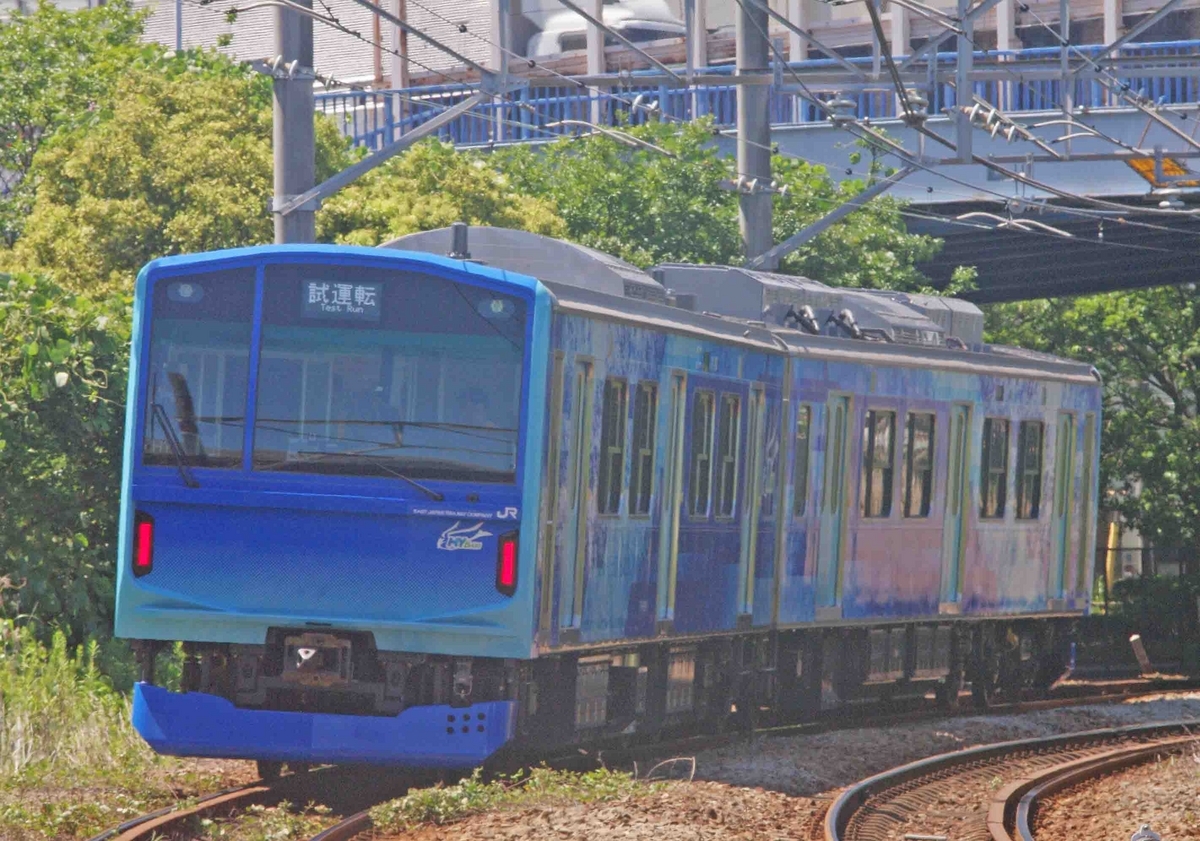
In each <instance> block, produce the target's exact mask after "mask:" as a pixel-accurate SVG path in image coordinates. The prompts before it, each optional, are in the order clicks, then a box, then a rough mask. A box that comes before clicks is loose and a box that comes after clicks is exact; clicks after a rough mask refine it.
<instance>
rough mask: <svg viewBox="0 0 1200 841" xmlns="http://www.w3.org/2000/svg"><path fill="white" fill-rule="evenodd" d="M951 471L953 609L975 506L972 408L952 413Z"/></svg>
mask: <svg viewBox="0 0 1200 841" xmlns="http://www.w3.org/2000/svg"><path fill="white" fill-rule="evenodd" d="M948 456H949V458H948V459H947V461H948V463H949V465H948V466H949V469H948V470H947V474H946V475H947V481H946V513H945V514H944V515H943V518H942V595H941V602H942V604H943V605H945V606H947V607H949V606H950V605H955V606H957V605H958V602H959V601H960V600H961V599H962V587H963V581H962V573H963V558H964V556H965V549H966V547H965V545H964V544H965V541H964V539H963V538H964V537H965V533H966V525H965V524H966V518H967V511H968V507H969V506H970V504H971V492H970V477H969V473H968V469H969V465H970V462H971V458H970V456H971V407H970V406H953V407H952V408H951V409H950V446H949V453H948Z"/></svg>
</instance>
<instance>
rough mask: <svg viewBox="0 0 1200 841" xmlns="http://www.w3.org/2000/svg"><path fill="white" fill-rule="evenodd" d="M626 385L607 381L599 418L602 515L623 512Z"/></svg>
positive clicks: (611, 379)
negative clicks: (622, 489)
mask: <svg viewBox="0 0 1200 841" xmlns="http://www.w3.org/2000/svg"><path fill="white" fill-rule="evenodd" d="M625 388H626V386H625V381H624V380H618V379H613V378H609V379H607V380H605V381H604V408H603V409H602V410H601V414H600V476H599V480H598V481H599V500H598V506H599V509H600V513H601V514H616V513H617V512H618V511H620V510H621V488H622V486H623V484H624V479H625V475H624V474H625Z"/></svg>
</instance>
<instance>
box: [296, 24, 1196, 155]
mask: <svg viewBox="0 0 1200 841" xmlns="http://www.w3.org/2000/svg"><path fill="white" fill-rule="evenodd" d="M1078 49H1079V50H1080V51H1081V52H1083V53H1084V54H1087V55H1092V56H1094V55H1096V54H1098V53H1099V52H1100V50H1101V49H1102V47H1101V46H1100V45H1091V46H1082V47H1079V48H1078ZM1119 55H1120V57H1121V58H1123V59H1125V60H1126V61H1125V63H1124V66H1123V69H1122V73H1123V74H1124V75H1122V76H1121V78H1120V81H1121V83H1122V84H1124V85H1126V86H1128V89H1129V90H1130V91H1131V92H1133V93H1137V94H1140V95H1142V96H1145V97H1146V98H1148V99H1150V100H1153V101H1155V102H1159V101H1161V102H1163V103H1164V104H1182V103H1194V102H1197V101H1200V79H1197V78H1196V75H1195V72H1194V70H1193V71H1191V72H1190V73H1181V74H1180V75H1178V76H1172V75H1170V73H1169V72H1163V68H1164V66H1165V67H1166V69H1167V70H1169V69H1170V67H1171V66H1172V62H1170V61H1167V62H1165V63H1164V59H1170V58H1171V57H1175V56H1177V57H1179V59H1180V61H1179V65H1180V66H1181V67H1182V66H1183V65H1185V64H1187V65H1190V66H1192V67H1194V66H1195V65H1194V63H1195V62H1196V60H1197V58H1198V57H1200V41H1172V42H1163V43H1154V44H1132V45H1127V46H1125V47H1123V48H1122V49H1121V51H1120V53H1119ZM1058 56H1059V49H1058V48H1057V47H1036V48H1031V49H1025V50H1015V51H1012V52H1008V53H998V52H995V51H992V52H990V53H986V54H983V53H977V54H976V58H977V60H979V61H982V60H983V59H984V58H987V59H991V60H993V61H991V62H990V63H989V66H991V67H993V68H995V67H1000V68H1003V67H1004V66H1005V65H1009V64H1011V65H1012V70H1013V72H1012V74H1011V78H1006V77H1005V75H1004V74H1003V73H1001V74H1000V75H999V76H998V77H997V78H995V79H993V80H990V81H980V82H976V83H974V86H973V87H974V91H975V93H976V94H978V95H979V96H981V97H983V98H984V99H986V100H987V101H988V102H992V103H995V104H996V105H999V106H1000V107H1001V108H1003V109H1005V110H1006V111H1008V112H1009V113H1012V112H1020V111H1041V110H1049V109H1056V108H1059V107H1061V103H1062V97H1061V92H1062V85H1063V82H1062V80H1061V79H1057V78H1052V79H1039V80H1032V81H1029V80H1022V79H1020V78H1019V77H1018V76H1017V72H1018V70H1019V68H1020V65H1021V64H1028V63H1032V62H1042V63H1046V62H1047V61H1048V60H1054V59H1057V57H1058ZM997 58H1000V59H1002V60H1000V61H995V59H997ZM1138 58H1146V59H1152V60H1153V66H1154V68H1155V69H1156V72H1155V73H1154V74H1152V75H1146V76H1138V75H1137V66H1136V65H1137V62H1136V60H1137V59H1138ZM954 60H955V54H954V53H940V54H939V55H938V57H937V62H938V64H939V66H943V67H950V66H952V65H953V62H954ZM1131 60H1132V61H1131ZM850 61H852V62H853V63H855V64H857V65H859V66H865V67H870V64H871V58H870V57H865V58H854V59H850ZM1080 61H1081V59H1080V58H1079V57H1078V56H1072V65H1073V66H1075V65H1078V63H1079V62H1080ZM1131 64H1132V65H1133V66H1132V67H1131V66H1130V65H1131ZM1149 65H1150V62H1149V61H1148V62H1147V66H1148V67H1149ZM791 66H792V67H794V68H796V69H802V68H804V69H808V68H823V67H836V66H837V65H836V64H835V63H834V62H833V61H831V60H828V59H818V60H813V61H806V62H798V63H796V64H793V65H791ZM704 72H705V73H706V74H709V75H727V74H729V73H731V72H732V68H731V67H729V66H720V67H710V68H707V69H706V70H705V71H704ZM637 75H638V74H634V75H633V76H632V77H631V79H632V81H631V83H630V84H626V85H623V86H621V87H619V88H611V89H609V90H608V91H607V92H605V93H601V92H598V91H595V90H590V89H586V88H579V87H567V86H565V85H556V84H545V85H538V86H530V87H527V88H523V89H520V90H517V91H515V92H513V93H511V94H509V95H508V96H507V97H504V98H502V99H497V100H493V101H492V102H489V103H485V104H482V105H479V106H476V107H475V108H473V109H472V110H471V111H470V112H468V113H467V114H464V115H463V116H461V117H459V118H457V119H455V120H453V121H451V122H450V123H448V124H447V125H445V126H443V127H442V128H441V129H439V131H438V133H437V134H438V136H439V137H441V138H442V139H443V140H451V141H453V142H454V143H456V144H458V145H463V146H482V145H487V144H490V143H500V142H514V141H515V142H521V141H531V140H547V139H553V138H554V137H556V136H560V135H564V134H573V133H576V132H577V131H578V127H577V126H570V125H565V126H564V125H555V124H558V123H560V121H562V120H582V121H587V122H594V123H599V124H603V125H619V124H622V123H632V124H635V125H636V124H639V123H642V122H644V121H645V120H647V119H649V118H650V117H649V114H648V113H647V111H646V110H644V109H635V108H634V107H633V104H634V101H635V99H636V98H637V97H638V96H639V95H641V96H642V97H643V100H644V101H648V102H649V101H656V102H657V103H658V106H659V108H661V109H662V111H663V113H664V114H665V115H667V117H668V118H669V119H685V120H686V119H692V118H695V117H701V116H706V115H708V116H711V117H712V119H713V120H714V122H715V123H716V124H717V125H719V126H724V127H732V126H734V125H735V124H736V122H737V89H736V87H735V86H734V85H720V84H716V85H714V84H708V85H696V86H693V87H690V88H669V87H667V86H665V85H658V84H646V85H637V84H636V80H637ZM782 78H783V81H784V83H785V85H787V84H788V83H789V82H794V81H795V80H794V79H791V78H789V74H788V73H787V72H786V71H785V72H784V73H783V77H782ZM1073 84H1074V90H1073V93H1074V101H1075V104H1076V105H1086V106H1088V107H1093V108H1099V107H1104V106H1108V105H1117V104H1120V101H1119V99H1118V97H1117V96H1116V94H1114V93H1113V91H1112V90H1111V89H1110V88H1109V87H1106V86H1104V85H1102V84H1100V83H1099V82H1096V81H1094V80H1090V79H1076V80H1075V81H1074V82H1073ZM920 87H921V90H922V92H923V93H924V94H925V95H926V96H927V97H928V98H929V110H930V112H931V113H938V112H941V111H942V110H943V109H945V108H949V107H952V106H954V105H955V90H954V87H953V85H951V84H949V83H948V82H941V83H938V84H936V85H933V86H930V85H924V86H920ZM472 92H473V91H472V89H470V88H468V87H467V86H464V85H431V86H427V87H419V88H408V89H405V90H372V91H362V90H348V91H339V92H334V93H322V94H317V96H316V104H317V110H318V111H320V112H321V113H324V114H326V115H328V116H330V117H332V118H334V119H335V120H336V121H337V123H338V125H339V126H340V127H341V130H342V132H343V133H344V134H345V135H347V136H348V137H350V138H352V139H353V141H354V143H355V144H356V145H360V146H365V147H367V148H370V149H378V148H380V147H381V146H383V145H384V144H385V143H387V142H388V141H389V140H394V139H398V138H400V137H402V136H404V134H405V133H407V132H409V131H411V130H412V129H414V128H416V127H417V126H419V125H421V124H422V123H423V122H425V121H427V120H430V119H432V118H433V117H436V116H437V115H438V114H440V113H441V112H442V111H444V110H445V109H446V108H449V107H451V106H453V105H455V104H457V103H459V102H461V101H462V100H464V99H466V98H467V97H469V96H470V95H471V93H472ZM821 96H823V97H824V96H826V95H825V94H821ZM833 96H834V94H832V93H830V94H828V95H827V97H828V98H830V99H832V98H833ZM851 98H852V99H856V100H857V106H858V107H857V112H856V113H857V115H858V116H859V117H870V118H871V119H887V118H889V117H895V116H896V101H895V96H894V95H893V94H892V92H891V91H890V90H888V89H883V88H882V87H881V88H880V89H878V90H870V89H868V90H863V91H860V92H856V93H854V94H851ZM593 106H595V113H593ZM770 107H771V122H772V124H775V125H795V124H798V123H812V122H820V121H821V120H823V119H824V113H823V112H822V110H821V109H819V108H817V107H816V106H815V105H813V104H812V103H811V102H808V101H806V100H804V99H803V98H801V97H800V96H798V95H796V94H795V93H790V92H787V91H786V90H774V89H773V90H772V92H771V106H770ZM594 117H598V119H593V118H594Z"/></svg>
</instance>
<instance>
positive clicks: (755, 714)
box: [138, 617, 1076, 767]
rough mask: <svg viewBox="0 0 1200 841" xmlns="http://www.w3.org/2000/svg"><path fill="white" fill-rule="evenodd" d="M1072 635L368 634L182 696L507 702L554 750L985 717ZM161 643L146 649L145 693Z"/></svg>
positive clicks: (962, 624)
mask: <svg viewBox="0 0 1200 841" xmlns="http://www.w3.org/2000/svg"><path fill="white" fill-rule="evenodd" d="M1075 621H1076V620H1075V618H1073V617H1055V618H1048V617H1041V618H1004V619H999V618H988V619H966V618H964V619H954V620H951V621H941V622H898V623H892V624H880V625H874V626H867V627H864V626H861V625H855V626H845V627H811V626H809V627H801V628H794V629H787V630H763V631H746V632H738V633H734V634H728V635H722V636H711V635H706V636H703V637H696V638H676V637H672V638H663V639H655V640H643V641H637V642H628V643H625V644H622V645H619V646H617V645H613V646H605V647H597V648H594V649H579V650H569V651H560V652H554V653H549V654H544V655H543V656H541V657H539V658H537V659H535V660H503V659H494V658H470V657H443V656H435V655H418V654H402V653H392V652H381V651H378V650H376V649H375V647H374V644H373V639H372V637H371V635H370V634H369V633H364V632H344V633H343V632H338V631H336V630H332V629H331V630H328V631H322V632H321V633H313V632H311V631H295V630H288V629H272V631H271V632H270V633H269V634H268V637H267V641H266V644H265V645H261V646H252V645H225V644H219V645H218V644H193V643H189V644H186V645H185V647H184V650H185V657H184V664H183V673H182V676H181V688H182V689H183V690H184V691H185V692H199V693H204V694H205V695H208V696H217V697H219V698H221V699H224V700H225V701H227V702H231V703H232V704H233V706H234V707H236V708H238V709H239V710H244V711H255V710H257V711H273V712H301V713H309V714H319V715H333V716H337V717H341V716H346V715H358V716H371V717H376V718H377V719H378V718H379V717H394V716H397V715H399V714H400V713H402V712H403V711H405V710H415V709H418V708H428V709H431V710H432V709H437V710H438V711H439V713H440V714H444V717H445V718H446V719H456V718H463V717H464V716H467V717H469V713H470V711H471V710H480V709H483V708H484V707H483V706H481V705H486V704H489V703H491V702H508V703H510V704H511V706H512V708H513V721H512V723H511V724H510V725H509V727H508V729H509V732H510V738H509V739H508V740H507V748H508V749H513V750H523V749H533V750H550V749H553V748H556V747H562V746H567V745H582V744H589V743H599V742H613V741H621V740H623V739H630V738H633V737H634V735H635V734H636V738H637V739H639V740H642V739H644V738H646V737H647V736H648V735H649V736H652V737H654V736H658V735H666V734H672V733H689V732H712V731H721V730H728V729H749V728H751V727H754V726H763V725H769V724H783V723H790V722H797V721H804V720H811V719H814V718H816V717H818V716H819V715H821V714H822V713H823V712H825V711H829V710H835V709H839V708H845V707H849V706H854V705H860V704H864V703H869V702H872V701H892V700H894V701H899V700H901V699H905V698H918V697H923V696H927V695H929V694H930V693H934V694H935V696H936V697H937V699H938V701H939V703H940V704H942V705H943V706H945V707H947V708H950V707H954V706H957V705H958V704H959V703H960V697H962V696H963V693H962V690H963V689H964V688H966V687H967V686H969V688H970V698H971V700H972V702H973V703H975V704H976V705H977V706H987V705H988V704H990V703H993V702H994V701H997V700H1010V699H1016V698H1018V697H1021V696H1023V695H1027V694H1028V693H1029V692H1031V691H1032V692H1034V693H1035V694H1036V693H1037V692H1039V691H1044V690H1047V689H1049V687H1050V686H1051V684H1053V683H1054V681H1055V680H1057V679H1058V678H1059V677H1061V676H1062V674H1063V673H1064V672H1065V671H1066V669H1067V668H1068V662H1069V657H1070V642H1071V639H1072V635H1073V630H1074V624H1075ZM163 645H164V644H163V643H151V642H147V641H142V642H140V643H139V645H138V650H139V653H140V656H141V661H142V664H143V675H142V676H143V679H144V680H146V681H147V682H148V683H151V684H153V683H154V679H155V674H154V669H153V664H154V662H155V660H156V659H157V658H156V657H155V656H154V655H155V654H156V653H157V652H158V651H160V650H161V649H162V647H163ZM305 655H306V656H305ZM306 663H307V664H311V667H310V668H308V669H307V671H305V670H304V669H302V668H301V667H302V666H304V665H305V664H306ZM963 700H965V698H963ZM455 711H458V715H457V716H456V715H455ZM476 716H478V712H476ZM439 720H440V719H439ZM459 724H461V722H457V721H455V723H454V726H452V727H447V728H446V731H447V732H452V731H454V730H456V728H457V727H458V725H459ZM480 729H482V728H480ZM464 732H465V731H464ZM267 767H270V765H268V766H267Z"/></svg>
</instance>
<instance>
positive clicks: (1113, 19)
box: [1104, 0, 1125, 44]
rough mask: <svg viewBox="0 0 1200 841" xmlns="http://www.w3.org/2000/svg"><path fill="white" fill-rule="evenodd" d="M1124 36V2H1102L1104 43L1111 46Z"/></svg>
mask: <svg viewBox="0 0 1200 841" xmlns="http://www.w3.org/2000/svg"><path fill="white" fill-rule="evenodd" d="M1123 34H1125V3H1124V0H1104V43H1106V44H1111V43H1112V42H1113V41H1115V40H1117V39H1118V38H1120V37H1121V36H1122V35H1123Z"/></svg>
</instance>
